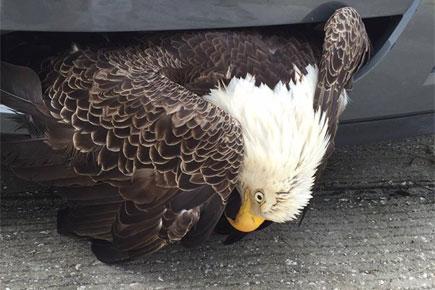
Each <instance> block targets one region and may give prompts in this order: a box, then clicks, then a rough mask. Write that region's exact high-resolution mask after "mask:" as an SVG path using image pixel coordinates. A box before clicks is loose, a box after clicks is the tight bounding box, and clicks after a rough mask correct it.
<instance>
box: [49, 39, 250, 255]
mask: <svg viewBox="0 0 435 290" xmlns="http://www.w3.org/2000/svg"><path fill="white" fill-rule="evenodd" d="M179 69H183V65H182V62H181V61H180V60H179V59H177V58H176V57H174V56H173V55H171V54H170V53H169V52H168V51H166V50H165V49H163V48H161V47H159V48H156V47H153V48H147V49H144V48H143V47H141V46H134V47H126V48H124V49H113V50H111V49H101V50H99V51H97V52H93V51H89V50H84V51H79V52H77V53H75V54H72V55H68V56H67V57H65V58H60V59H57V60H55V61H54V62H53V63H52V67H51V69H49V71H51V72H50V73H49V74H48V75H47V78H46V79H45V82H44V87H45V88H46V90H45V94H44V96H45V100H44V101H45V103H46V105H47V106H48V108H49V110H50V113H51V114H52V116H53V117H54V118H56V119H57V120H58V121H60V122H62V123H65V124H69V125H70V126H71V127H72V128H74V132H73V136H71V138H72V140H73V144H72V145H73V148H74V151H73V155H72V165H73V166H74V168H75V170H76V171H77V172H78V173H79V174H81V175H88V176H90V177H91V178H92V179H94V180H95V181H103V182H105V183H109V184H111V185H112V186H115V187H118V188H119V193H120V194H121V196H122V197H123V198H124V200H125V201H124V202H123V204H122V205H121V207H120V210H119V213H118V215H117V217H116V221H115V223H114V226H113V228H112V235H113V245H112V244H111V245H110V246H108V245H107V244H104V243H103V244H102V245H101V244H97V246H95V247H94V252H96V253H97V255H100V256H99V257H100V258H101V259H102V260H104V259H106V261H108V262H111V261H113V260H110V259H111V258H110V257H111V256H113V255H115V254H114V251H115V250H116V251H119V253H117V255H118V256H119V257H120V258H122V259H124V258H127V256H128V257H130V256H132V255H136V254H138V253H146V252H152V251H154V250H157V249H159V248H160V247H162V246H164V245H165V244H167V243H169V242H171V241H174V240H179V239H181V238H183V237H184V236H185V235H186V233H187V232H188V231H189V230H191V229H192V226H193V225H195V224H196V223H198V224H201V225H203V228H207V233H208V232H209V230H208V229H210V228H212V227H213V225H214V224H215V223H216V222H217V220H218V219H219V217H220V215H221V212H222V210H223V207H224V203H225V201H226V199H227V197H228V196H229V194H230V193H231V191H232V188H233V187H234V185H235V183H236V181H237V175H238V170H239V166H240V162H241V157H242V155H243V144H242V138H241V130H240V127H239V124H238V123H237V122H235V121H234V120H233V119H232V118H231V117H230V116H229V115H228V114H226V113H225V112H224V111H223V110H221V109H219V108H217V107H215V106H214V105H212V104H210V103H208V102H206V101H205V100H203V99H202V98H201V97H199V96H198V95H196V94H194V93H192V92H190V91H188V90H187V89H185V88H184V87H183V86H181V85H179V84H177V83H175V82H173V81H172V80H170V79H169V78H168V77H167V76H166V75H165V72H167V71H171V70H179ZM57 136H63V134H62V132H48V141H49V143H50V144H51V145H52V146H53V147H55V148H58V149H59V148H64V149H67V148H68V146H70V145H71V144H67V143H65V141H64V140H65V138H58V137H57ZM180 192H188V193H190V196H191V197H193V198H192V199H193V201H192V202H191V203H189V204H186V203H185V202H183V200H181V199H180V198H177V196H178V195H179V193H180ZM204 192H205V193H204ZM203 193H204V194H203ZM216 194H217V195H216ZM188 195H189V194H188ZM215 195H216V196H217V197H218V198H217V199H216V198H215V197H213V196H215ZM204 197H205V198H204ZM195 200H201V201H202V203H201V202H195ZM180 205H183V206H180ZM173 208H176V209H177V210H173ZM208 209H210V210H208ZM206 211H209V212H213V213H214V216H213V217H211V218H210V217H209V218H210V219H208V220H204V219H203V218H202V217H201V215H202V214H201V213H202V212H206ZM204 216H206V215H204ZM195 230H198V231H202V228H195ZM102 249H103V250H102ZM114 249H115V250H114ZM115 256H116V255H115Z"/></svg>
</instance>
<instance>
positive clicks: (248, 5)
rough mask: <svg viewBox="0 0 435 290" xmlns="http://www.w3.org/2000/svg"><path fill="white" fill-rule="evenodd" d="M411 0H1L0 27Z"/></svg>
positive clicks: (112, 26)
mask: <svg viewBox="0 0 435 290" xmlns="http://www.w3.org/2000/svg"><path fill="white" fill-rule="evenodd" d="M412 2H413V0H400V1H397V0H365V1H360V0H344V1H324V0H323V1H318V0H291V1H290V0H271V1H264V0H238V1H232V0H206V1H205V0H204V1H203V0H190V1H173V0H151V1H138V0H122V1H120V0H118V1H101V0H74V1H71V0H39V1H34V0H13V1H11V0H1V1H0V3H1V10H2V29H3V30H26V31H88V32H90V31H153V30H179V29H210V28H228V27H248V26H264V25H281V24H292V23H302V22H319V21H324V20H326V19H327V18H328V16H329V15H330V13H329V12H330V8H331V7H336V6H352V7H355V8H356V9H357V10H358V11H359V13H360V14H361V15H362V16H363V17H377V16H386V15H398V14H403V13H404V12H405V11H406V10H407V9H408V7H409V6H410V5H411V3H412Z"/></svg>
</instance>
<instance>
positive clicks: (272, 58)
mask: <svg viewBox="0 0 435 290" xmlns="http://www.w3.org/2000/svg"><path fill="white" fill-rule="evenodd" d="M159 44H160V45H163V46H165V47H168V49H169V50H170V51H171V53H172V54H173V55H176V56H177V57H178V58H179V59H183V62H185V63H186V67H188V68H189V71H188V73H187V74H181V75H183V77H181V78H180V73H179V72H177V71H173V72H172V74H171V76H172V77H173V78H174V80H175V81H177V82H181V83H182V84H183V86H185V87H187V88H189V89H191V90H193V91H195V92H197V93H199V94H202V95H203V94H206V93H208V91H209V90H210V88H214V87H215V86H216V84H217V83H218V82H222V81H223V82H224V83H226V82H228V81H229V80H230V79H231V78H232V77H234V76H236V77H244V76H246V74H247V73H250V74H252V75H254V76H255V77H256V80H257V83H265V84H267V85H269V86H270V87H274V86H275V85H276V84H277V83H278V82H279V81H283V82H289V81H290V80H294V78H295V77H296V76H295V71H294V65H295V66H296V67H297V68H298V69H299V70H300V71H301V72H302V73H306V71H305V67H306V66H307V65H309V64H311V65H315V64H317V63H318V58H319V57H318V55H319V51H318V50H320V49H318V48H317V46H316V45H313V41H312V39H308V38H307V37H306V36H304V35H302V34H299V33H297V32H287V33H281V34H277V33H276V31H271V30H265V31H255V30H252V31H212V32H194V33H183V34H179V35H175V36H173V35H171V36H170V37H167V38H162V39H161V42H160V43H159Z"/></svg>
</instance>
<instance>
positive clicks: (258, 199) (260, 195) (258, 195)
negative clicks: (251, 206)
mask: <svg viewBox="0 0 435 290" xmlns="http://www.w3.org/2000/svg"><path fill="white" fill-rule="evenodd" d="M254 197H255V201H256V202H258V203H262V202H263V200H264V193H262V192H261V191H257V192H256V193H255V195H254Z"/></svg>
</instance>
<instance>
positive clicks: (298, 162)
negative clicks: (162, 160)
mask: <svg viewBox="0 0 435 290" xmlns="http://www.w3.org/2000/svg"><path fill="white" fill-rule="evenodd" d="M306 69H307V74H306V75H302V74H300V72H297V74H298V75H299V76H300V78H299V79H298V80H297V81H296V83H294V82H290V84H289V89H287V87H286V85H284V84H283V83H281V82H280V83H278V84H277V85H276V86H275V88H273V89H271V88H269V87H268V86H266V85H260V86H256V85H255V79H254V77H253V76H250V75H247V76H246V77H245V78H233V79H232V80H231V82H230V83H229V85H228V86H227V87H220V88H217V89H214V90H212V91H211V92H210V94H209V95H207V96H205V98H206V99H208V100H209V101H210V102H212V103H214V104H215V105H217V106H219V107H221V108H222V109H224V110H225V111H226V112H227V113H229V114H230V115H231V116H232V117H233V118H235V119H237V120H238V121H239V123H240V124H241V127H242V132H243V138H244V146H245V157H244V161H243V168H242V171H241V173H240V181H241V183H242V184H243V183H247V184H249V185H250V186H251V187H253V186H258V188H263V187H264V186H265V185H268V184H269V185H270V186H271V187H274V188H271V189H270V190H286V191H287V190H289V189H290V188H292V187H294V186H295V184H299V187H300V188H298V190H297V192H306V195H305V196H304V198H302V199H301V198H300V197H301V196H299V197H298V199H299V200H300V201H299V202H297V203H296V204H294V206H296V207H298V208H300V207H301V206H303V205H304V204H306V203H307V202H308V200H309V198H310V197H311V194H310V192H311V187H312V185H313V182H314V175H315V173H316V170H317V167H318V165H319V164H320V162H321V161H322V158H323V156H324V154H325V152H326V148H327V147H328V144H329V135H328V134H327V120H326V116H325V114H321V112H320V111H315V110H314V109H313V101H314V93H315V89H316V85H317V75H318V69H317V67H313V66H308V67H307V68H306ZM270 181H273V183H274V185H271V184H270V183H271V182H270ZM264 190H267V189H264Z"/></svg>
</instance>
